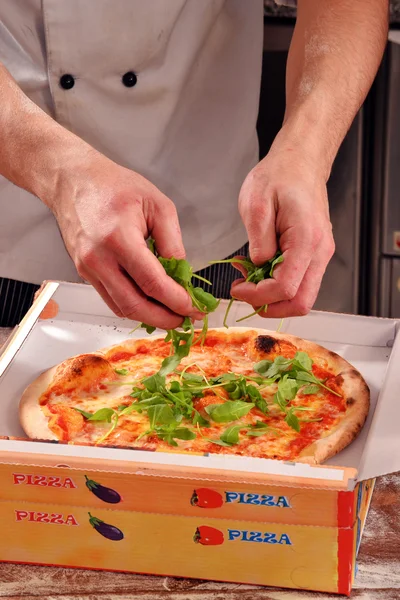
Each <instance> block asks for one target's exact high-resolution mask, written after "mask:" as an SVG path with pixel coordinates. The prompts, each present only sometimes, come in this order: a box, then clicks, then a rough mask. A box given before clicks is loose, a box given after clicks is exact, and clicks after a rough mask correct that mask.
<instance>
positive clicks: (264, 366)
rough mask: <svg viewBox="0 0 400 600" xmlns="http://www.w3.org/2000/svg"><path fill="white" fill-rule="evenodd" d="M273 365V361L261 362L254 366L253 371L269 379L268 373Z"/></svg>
mask: <svg viewBox="0 0 400 600" xmlns="http://www.w3.org/2000/svg"><path fill="white" fill-rule="evenodd" d="M272 365H273V361H272V360H260V362H258V363H256V364H255V365H254V367H253V369H254V371H255V372H256V373H259V374H260V375H263V377H267V373H268V371H269V369H270V367H271V366H272Z"/></svg>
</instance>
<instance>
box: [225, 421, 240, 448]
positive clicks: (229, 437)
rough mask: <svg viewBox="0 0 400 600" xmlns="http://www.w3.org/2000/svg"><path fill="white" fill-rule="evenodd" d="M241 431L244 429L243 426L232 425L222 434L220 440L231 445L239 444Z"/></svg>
mask: <svg viewBox="0 0 400 600" xmlns="http://www.w3.org/2000/svg"><path fill="white" fill-rule="evenodd" d="M241 429H243V425H231V426H230V427H228V428H227V429H225V431H224V432H223V433H222V434H221V436H220V440H221V441H222V442H225V443H226V444H230V445H232V444H238V443H239V433H240V430H241Z"/></svg>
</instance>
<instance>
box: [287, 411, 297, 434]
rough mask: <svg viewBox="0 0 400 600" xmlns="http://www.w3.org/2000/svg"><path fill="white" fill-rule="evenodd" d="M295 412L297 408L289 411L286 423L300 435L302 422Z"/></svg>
mask: <svg viewBox="0 0 400 600" xmlns="http://www.w3.org/2000/svg"><path fill="white" fill-rule="evenodd" d="M295 410H296V409H295V407H293V408H290V409H289V410H288V412H287V413H286V417H285V421H286V423H287V424H288V425H289V427H292V428H293V429H294V430H295V431H297V433H299V432H300V421H299V419H298V418H297V417H296V415H295V414H294V411H295Z"/></svg>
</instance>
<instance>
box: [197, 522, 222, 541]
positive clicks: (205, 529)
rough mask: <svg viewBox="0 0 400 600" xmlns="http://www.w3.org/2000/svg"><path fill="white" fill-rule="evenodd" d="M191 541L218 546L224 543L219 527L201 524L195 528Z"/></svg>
mask: <svg viewBox="0 0 400 600" xmlns="http://www.w3.org/2000/svg"><path fill="white" fill-rule="evenodd" d="M193 541H194V542H195V543H196V544H201V545H202V546H220V545H221V544H223V543H224V534H223V533H222V531H220V530H219V529H215V528H214V527H209V526H208V525H201V526H200V527H198V528H197V529H196V533H195V534H194V536H193Z"/></svg>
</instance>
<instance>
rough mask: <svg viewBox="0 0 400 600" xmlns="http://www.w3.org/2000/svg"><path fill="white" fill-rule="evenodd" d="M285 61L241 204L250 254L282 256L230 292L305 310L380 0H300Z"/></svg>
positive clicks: (381, 20)
mask: <svg viewBox="0 0 400 600" xmlns="http://www.w3.org/2000/svg"><path fill="white" fill-rule="evenodd" d="M297 7H298V11H297V21H296V27H295V30H294V34H293V38H292V43H291V45H290V51H289V58H288V63H287V70H286V112H285V119H284V125H283V127H282V129H281V131H280V132H279V134H278V136H277V138H276V139H275V141H274V143H273V145H272V148H271V150H270V152H269V154H268V156H267V157H266V158H265V159H264V160H263V161H261V163H260V164H259V165H258V166H257V167H256V168H255V169H254V170H253V171H252V172H251V173H250V175H249V176H248V177H247V179H246V181H245V183H244V185H243V188H242V190H241V193H240V200H239V209H240V212H241V215H242V218H243V221H244V224H245V226H246V227H247V231H248V235H249V241H250V257H251V259H252V260H253V262H255V263H256V264H259V263H262V262H264V261H265V260H266V259H269V258H271V257H272V256H273V255H274V253H275V251H276V250H277V247H278V245H279V248H280V250H282V252H283V253H284V262H283V263H282V264H280V265H278V266H277V268H276V270H274V280H267V281H265V282H261V283H259V284H258V285H257V286H255V285H254V284H248V283H236V284H234V285H233V287H232V295H233V296H235V297H236V298H239V299H241V300H245V301H247V302H250V303H251V304H252V305H253V306H255V307H260V306H262V305H264V304H268V305H269V306H268V313H267V314H268V316H271V317H285V316H289V315H301V314H305V313H307V312H308V311H309V310H310V309H311V307H312V306H313V304H314V301H315V299H316V297H317V294H318V290H319V286H320V284H321V279H322V276H323V274H324V271H325V268H326V266H327V264H328V262H329V260H330V258H331V256H332V254H333V251H334V244H333V238H332V231H331V225H330V222H329V213H328V202H327V193H326V181H327V180H328V177H329V174H330V171H331V168H332V163H333V160H334V158H335V155H336V153H337V151H338V149H339V146H340V144H341V142H342V140H343V138H344V136H345V134H346V132H347V130H348V128H349V127H350V125H351V122H352V120H353V118H354V116H355V115H356V113H357V111H358V109H359V107H360V105H361V104H362V102H363V100H364V98H365V96H366V94H367V92H368V90H369V87H370V85H371V83H372V81H373V78H374V76H375V73H376V71H377V68H378V66H379V62H380V60H381V57H382V53H383V50H384V47H385V43H386V40H387V24H388V18H387V17H388V1H387V0H335V1H334V2H332V0H318V2H316V1H315V0H298V2H297Z"/></svg>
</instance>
